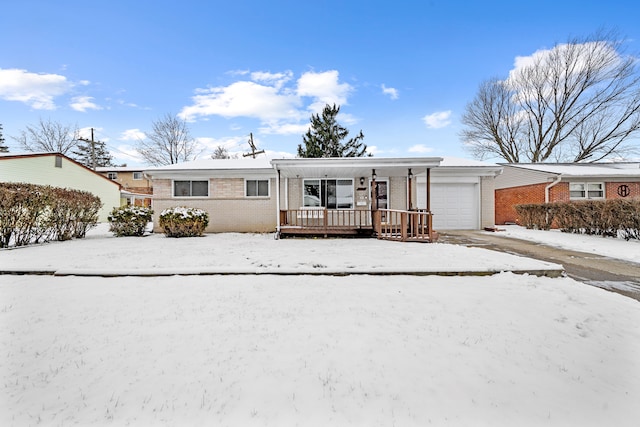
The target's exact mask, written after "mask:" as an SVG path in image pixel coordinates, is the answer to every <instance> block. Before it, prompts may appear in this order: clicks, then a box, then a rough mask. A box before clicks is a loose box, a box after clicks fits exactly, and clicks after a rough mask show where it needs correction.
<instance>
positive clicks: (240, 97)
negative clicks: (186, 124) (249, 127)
mask: <svg viewBox="0 0 640 427" xmlns="http://www.w3.org/2000/svg"><path fill="white" fill-rule="evenodd" d="M192 99H193V101H194V104H193V105H190V106H188V107H184V108H183V109H182V111H181V112H180V114H178V115H179V116H180V117H181V118H182V119H184V120H187V121H194V120H195V119H196V118H198V117H206V116H213V115H217V116H222V117H227V118H230V117H253V118H258V119H260V120H273V119H279V118H283V117H287V116H290V115H291V114H295V112H296V108H297V106H298V104H299V99H298V98H297V97H295V96H293V95H289V94H285V93H282V92H280V91H279V90H278V88H277V87H275V86H268V85H261V84H258V83H255V82H252V81H238V82H235V83H232V84H231V85H229V86H224V87H214V88H209V89H201V90H198V94H197V95H195V96H194V97H193V98H192Z"/></svg>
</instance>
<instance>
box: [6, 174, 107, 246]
mask: <svg viewBox="0 0 640 427" xmlns="http://www.w3.org/2000/svg"><path fill="white" fill-rule="evenodd" d="M101 207H102V202H101V201H100V198H98V197H97V196H94V195H93V194H91V193H89V192H86V191H79V190H70V189H65V188H57V187H51V186H48V185H35V184H25V183H0V248H6V247H9V246H10V245H11V246H25V245H29V244H33V243H42V242H48V241H51V240H61V241H62V240H69V239H72V238H74V237H76V238H82V237H84V236H85V235H86V233H87V230H89V229H90V228H91V227H94V226H95V225H96V224H97V222H98V211H99V210H100V208H101Z"/></svg>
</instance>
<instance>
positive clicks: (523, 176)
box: [495, 165, 556, 190]
mask: <svg viewBox="0 0 640 427" xmlns="http://www.w3.org/2000/svg"><path fill="white" fill-rule="evenodd" d="M555 177H556V174H553V173H548V172H540V171H534V170H530V169H523V168H519V167H516V166H509V165H504V169H503V170H502V174H500V175H498V176H497V177H496V178H495V179H496V181H495V186H496V190H500V189H503V188H511V187H520V186H523V185H533V184H541V183H546V182H549V181H552V180H553V179H554V178H555Z"/></svg>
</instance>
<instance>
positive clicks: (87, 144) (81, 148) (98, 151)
mask: <svg viewBox="0 0 640 427" xmlns="http://www.w3.org/2000/svg"><path fill="white" fill-rule="evenodd" d="M93 145H94V153H93V155H92V153H91V141H87V140H84V139H80V140H78V145H76V147H75V150H74V151H73V152H72V153H73V155H74V159H75V160H77V161H78V162H80V163H82V164H83V165H85V166H86V167H88V168H89V169H93V158H94V156H95V162H96V163H95V164H96V167H105V166H115V165H114V164H113V156H111V154H109V151H107V147H106V144H105V143H104V142H102V141H94V142H93Z"/></svg>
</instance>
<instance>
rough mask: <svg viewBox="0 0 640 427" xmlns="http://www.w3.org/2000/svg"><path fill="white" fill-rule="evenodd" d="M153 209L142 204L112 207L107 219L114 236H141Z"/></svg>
mask: <svg viewBox="0 0 640 427" xmlns="http://www.w3.org/2000/svg"><path fill="white" fill-rule="evenodd" d="M152 215H153V211H152V210H151V209H150V208H145V207H142V206H126V207H120V208H113V210H112V211H111V213H110V214H109V216H108V217H107V219H108V220H109V223H110V227H109V231H111V232H112V233H113V234H114V235H115V236H117V237H121V236H142V235H143V234H144V231H145V228H146V226H147V224H148V223H149V222H150V221H151V216H152Z"/></svg>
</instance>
